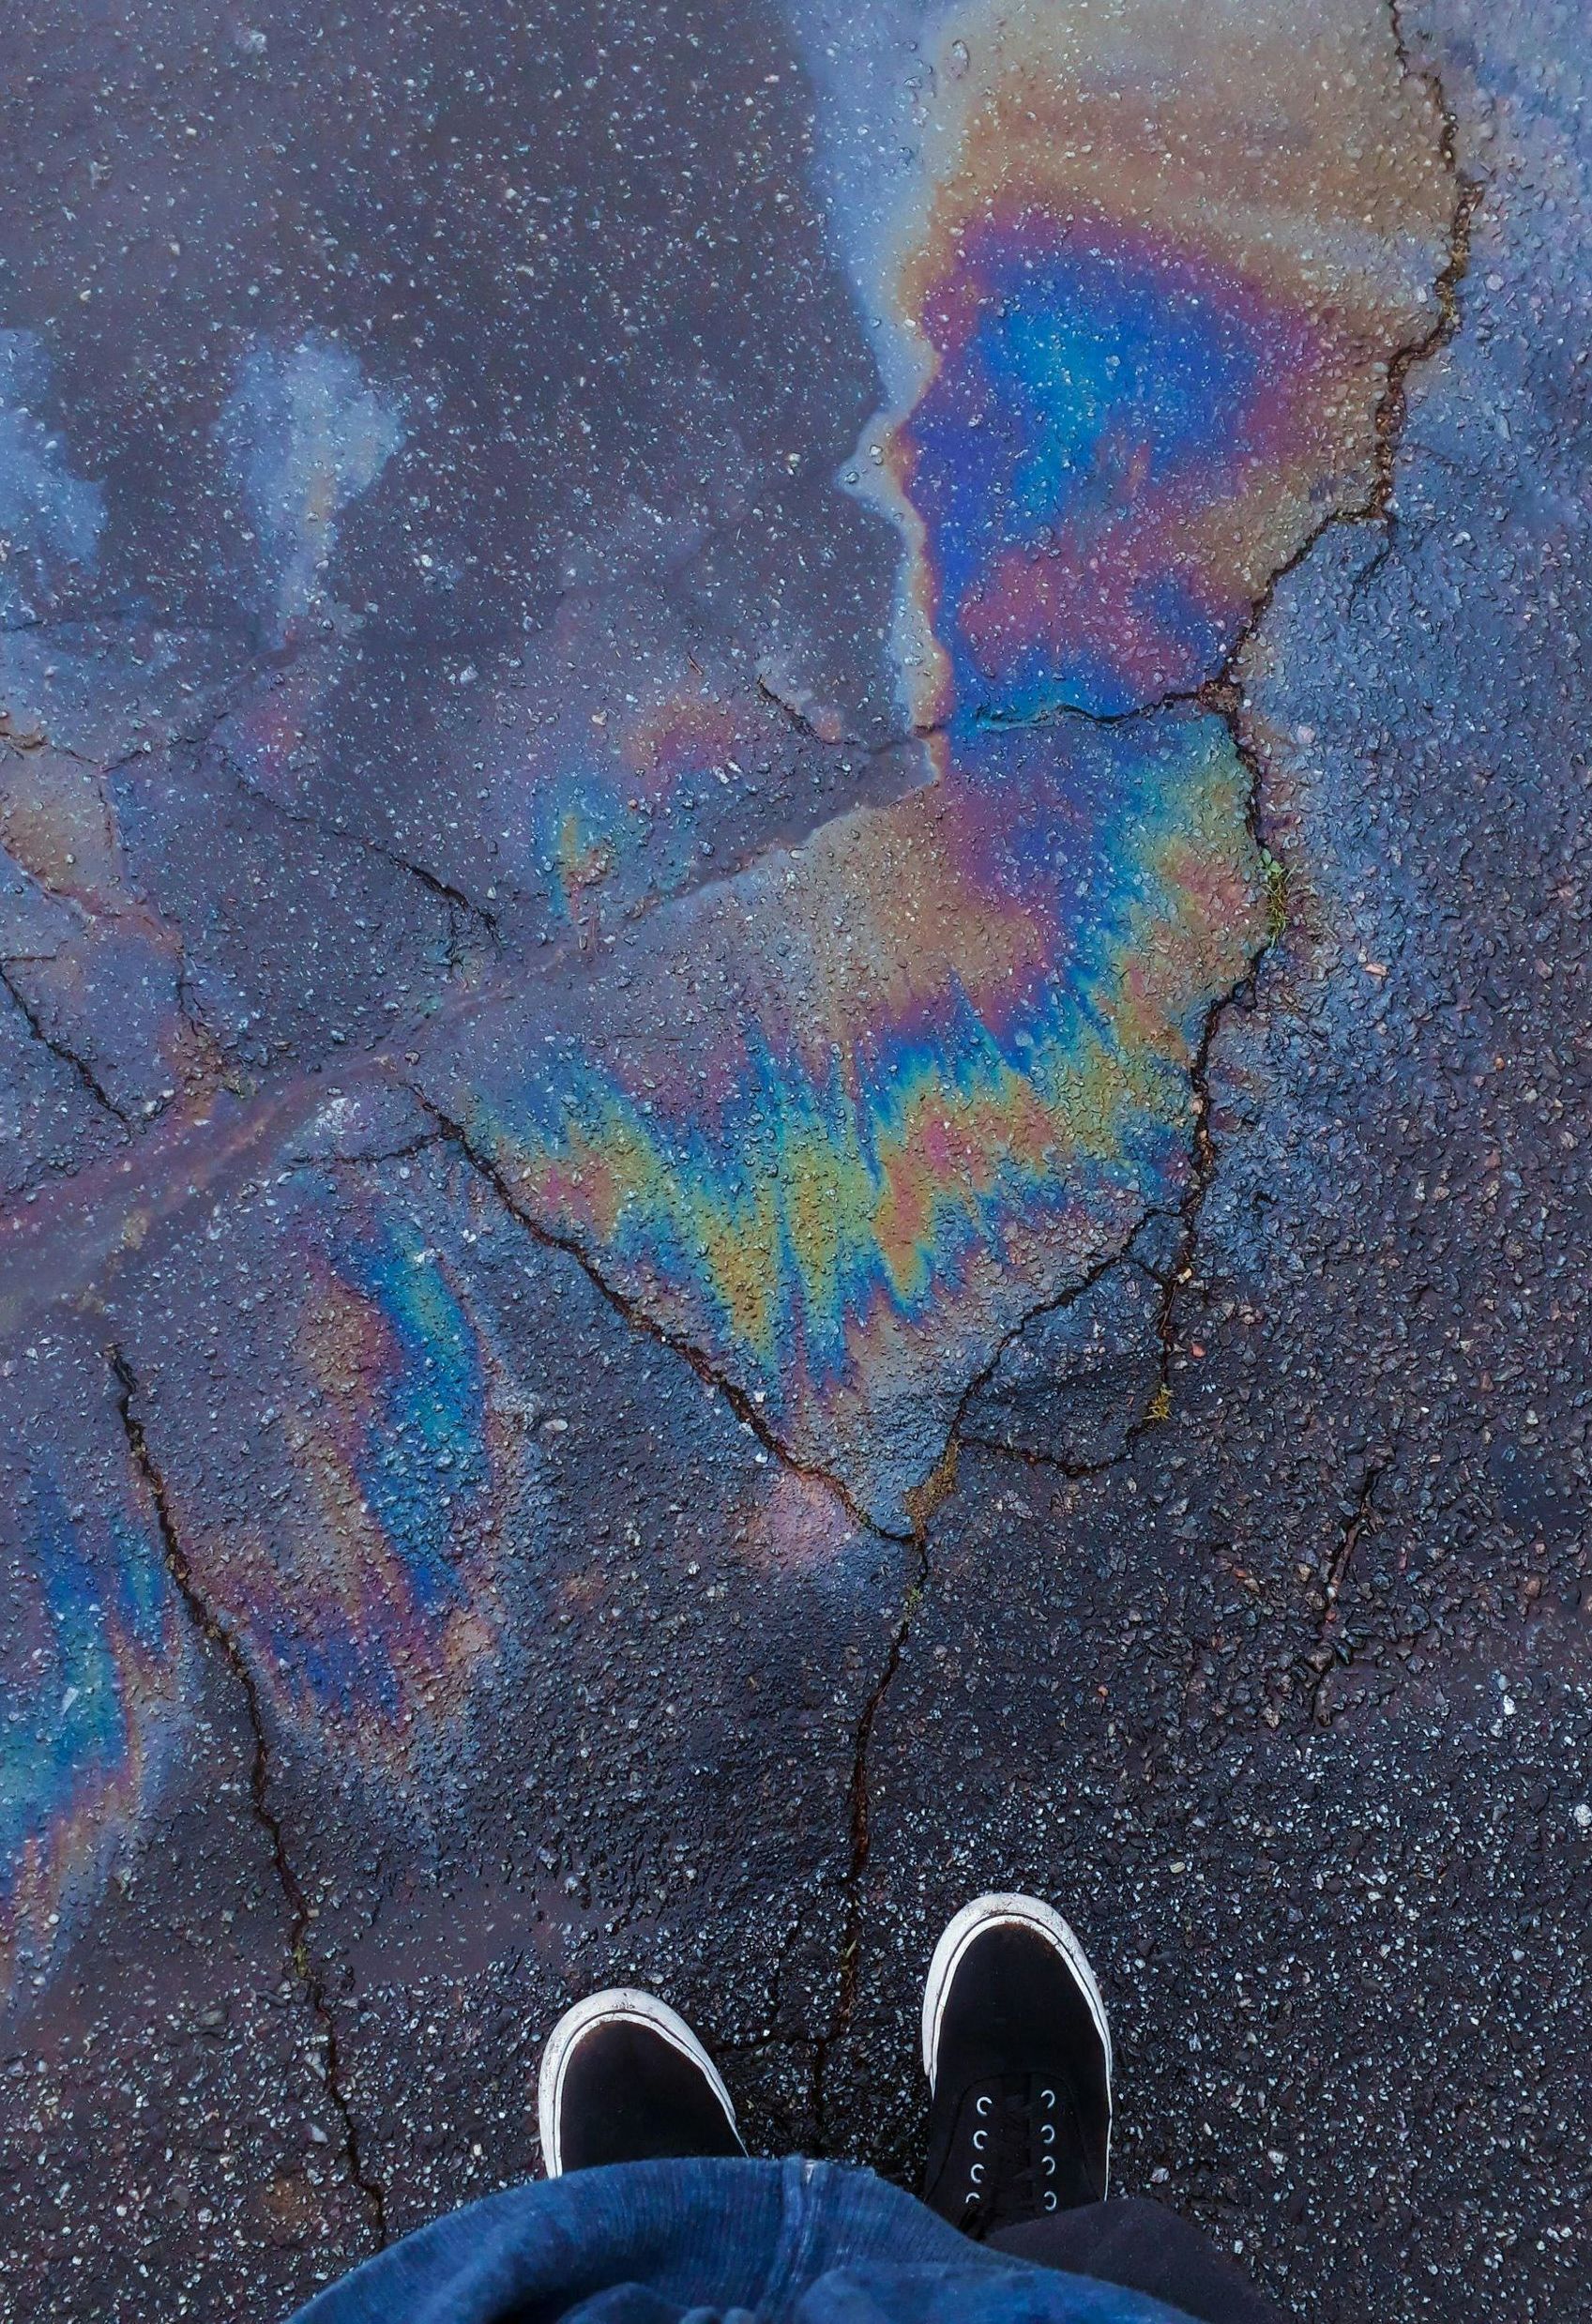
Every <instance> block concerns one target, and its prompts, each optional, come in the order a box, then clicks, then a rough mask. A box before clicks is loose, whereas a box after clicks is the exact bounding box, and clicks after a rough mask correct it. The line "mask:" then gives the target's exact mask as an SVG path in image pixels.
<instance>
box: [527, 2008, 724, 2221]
mask: <svg viewBox="0 0 1592 2324" xmlns="http://www.w3.org/2000/svg"><path fill="white" fill-rule="evenodd" d="M615 2019H617V2020H618V2021H619V2022H620V2023H621V2024H624V2025H631V2026H644V2027H645V2028H647V2030H648V2031H649V2032H651V2033H656V2034H659V2035H660V2036H661V2038H662V2039H663V2040H664V2041H665V2042H667V2043H669V2045H670V2047H671V2048H672V2049H676V2050H678V2051H679V2053H680V2055H681V2056H682V2057H683V2058H690V2062H691V2064H692V2065H693V2066H695V2067H696V2068H697V2070H698V2071H699V2072H700V2073H702V2074H703V2075H705V2078H706V2080H707V2082H708V2083H709V2085H710V2086H711V2088H712V2091H713V2095H714V2096H715V2098H717V2099H718V2101H719V2104H720V2105H721V2106H722V2107H723V2109H724V2118H725V2119H726V2121H727V2122H728V2123H729V2125H730V2128H731V2129H732V2130H733V2131H734V2132H735V2136H736V2137H737V2138H739V2137H740V2126H739V2124H738V2123H737V2122H736V2120H735V2107H734V2105H733V2104H731V2101H730V2093H729V2091H728V2090H727V2089H725V2088H724V2084H723V2081H722V2079H721V2077H720V2073H719V2069H718V2067H717V2066H716V2065H715V2064H714V2062H713V2060H712V2058H709V2056H708V2055H707V2052H706V2051H705V2049H704V2048H703V2046H702V2043H700V2042H699V2041H698V2040H697V2038H696V2036H695V2034H694V2033H692V2031H691V2029H690V2027H689V2026H688V2025H687V2023H686V2021H685V2019H684V2018H683V2017H682V2016H680V2015H679V2013H678V2012H677V2011H675V2010H672V2009H671V2008H670V2007H669V2004H668V2002H667V2001H660V1999H659V1998H658V1996H657V1995H656V1994H655V1993H643V1992H642V1990H641V1989H640V1987H639V1986H635V1985H611V1986H610V1987H609V1988H608V1990H607V1991H606V1992H605V1993H588V1994H587V1996H586V1997H585V1999H584V2001H577V2002H576V2003H575V2005H574V2007H573V2009H568V2010H566V2011H565V2013H564V2014H563V2016H562V2017H561V2018H560V2019H559V2021H558V2023H557V2025H556V2026H554V2027H553V2031H552V2032H551V2033H550V2034H549V2035H548V2037H547V2043H546V2046H545V2047H544V2049H543V2050H542V2054H541V2071H540V2073H538V2076H537V2129H538V2133H539V2134H540V2136H541V2159H542V2164H543V2166H544V2168H545V2169H546V2172H547V2175H548V2177H549V2179H559V2178H562V2176H563V2173H564V2156H563V2152H562V2150H561V2148H560V2145H559V2138H558V2122H559V2110H560V2108H561V2106H562V2104H563V2100H564V2077H565V2075H566V2073H568V2072H569V2060H570V2058H572V2057H573V2056H574V2054H575V2049H576V2045H577V2044H578V2043H579V2042H580V2040H581V2037H582V2036H583V2034H586V2033H589V2032H590V2031H591V2029H592V2028H593V2027H594V2026H599V2025H609V2024H612V2023H613V2022H614V2020H615ZM743 2143H744V2142H743Z"/></svg>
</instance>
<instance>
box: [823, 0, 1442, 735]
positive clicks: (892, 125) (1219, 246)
mask: <svg viewBox="0 0 1592 2324" xmlns="http://www.w3.org/2000/svg"><path fill="white" fill-rule="evenodd" d="M789 13H790V15H791V18H792V22H793V28H794V30H795V31H796V35H797V38H798V40H799V41H800V44H801V47H802V50H803V53H804V55H805V57H806V59H807V62H808V65H809V68H810V70H811V73H812V76H813V80H814V84H815V86H816V87H817V89H818V92H819V108H818V122H819V149H820V153H821V156H822V159H823V170H824V175H825V179H826V189H827V192H828V196H829V202H830V209H831V216H832V219H833V221H834V232H835V235H836V238H837V242H838V245H839V247H840V249H841V251H842V253H843V255H844V258H845V262H846V264H847V266H848V267H849V270H850V272H851V276H852V280H853V282H854V285H855V288H856V292H857V301H858V305H859V309H860V311H861V312H862V315H863V317H864V320H865V321H866V323H867V324H868V327H869V328H870V331H871V335H872V342H873V345H874V349H875V352H876V355H877V357H878V361H879V368H880V373H881V378H882V381H883V385H884V389H885V402H884V405H883V408H882V409H881V411H880V412H879V414H878V415H877V417H876V418H874V420H873V421H872V423H871V424H870V426H869V427H868V428H867V429H866V430H865V431H864V433H863V437H862V442H861V445H860V446H859V448H858V453H857V459H856V461H855V462H854V463H851V464H850V465H849V466H848V469H847V471H846V481H847V482H848V484H849V485H850V487H851V488H852V489H853V490H855V491H857V492H859V493H861V494H864V495H866V496H867V497H870V498H872V499H873V500H874V501H875V502H876V503H877V504H878V505H879V506H880V507H881V508H883V509H886V510H887V513H888V514H889V515H890V516H891V518H892V519H893V521H894V522H895V523H896V524H898V525H899V527H900V529H901V532H902V539H903V543H904V548H905V568H904V571H903V575H902V596H901V603H900V610H899V615H898V626H897V639H896V648H897V656H898V661H899V665H900V669H901V673H902V694H903V703H904V706H905V707H906V708H907V709H908V710H909V711H910V713H911V715H912V716H914V717H915V718H916V719H917V721H918V722H920V723H925V724H927V723H931V722H939V721H944V720H946V719H948V718H954V717H956V716H958V715H971V714H974V713H977V712H978V711H979V710H981V709H987V710H988V711H990V712H991V713H993V715H995V716H997V717H1024V716H1031V715H1032V714H1033V713H1034V712H1035V711H1036V710H1041V709H1045V708H1050V707H1054V706H1072V707H1076V708H1080V709H1084V710H1087V711H1090V712H1093V713H1095V714H1096V715H1111V714H1115V713H1120V712H1121V711H1124V710H1127V709H1130V708H1134V707H1139V706H1144V705H1145V704H1146V703H1148V702H1152V701H1157V700H1160V699H1163V698H1164V697H1165V696H1166V695H1167V694H1168V693H1170V692H1173V691H1190V690H1192V689H1193V688H1195V687H1197V686H1198V685H1200V684H1201V683H1202V682H1203V681H1204V680H1205V679H1207V678H1209V677H1211V676H1215V674H1216V672H1217V670H1218V669H1219V668H1220V666H1221V661H1222V658H1223V656H1224V655H1225V653H1226V652H1227V650H1228V649H1229V648H1230V646H1231V645H1232V643H1233V641H1234V639H1235V637H1236V634H1237V632H1238V630H1239V629H1240V628H1241V626H1242V623H1243V621H1244V620H1245V618H1246V617H1247V615H1248V613H1249V609H1250V607H1251V603H1252V602H1253V600H1255V598H1256V597H1257V596H1258V595H1259V594H1260V593H1261V591H1262V590H1263V589H1264V587H1265V585H1266V581H1267V579H1268V577H1269V576H1270V575H1271V574H1272V573H1273V572H1275V571H1276V570H1278V569H1279V568H1280V567H1281V565H1283V564H1285V563H1286V562H1287V560H1288V558H1289V557H1290V556H1291V555H1293V554H1295V553H1296V551H1297V549H1298V548H1299V547H1300V545H1301V544H1302V543H1303V541H1304V540H1306V539H1308V538H1309V536H1310V534H1311V533H1312V531H1313V530H1314V529H1315V528H1316V527H1317V526H1318V525H1319V524H1321V522H1322V521H1323V520H1324V519H1325V518H1327V517H1328V516H1330V515H1332V514H1334V513H1341V512H1342V511H1343V510H1344V509H1348V508H1351V507H1353V506H1355V505H1357V504H1358V503H1360V502H1362V501H1363V500H1364V499H1365V498H1366V497H1367V495H1368V493H1369V491H1370V488H1371V483H1372V476H1373V473H1374V460H1375V418H1376V412H1377V407H1378V404H1379V403H1380V402H1381V399H1382V397H1383V395H1384V393H1385V391H1386V387H1387V366H1388V362H1389V359H1390V357H1392V355H1393V353H1394V351H1395V350H1396V349H1397V348H1399V347H1400V346H1402V345H1405V344H1410V343H1413V342H1417V341H1418V340H1419V339H1420V338H1421V337H1422V336H1423V334H1424V333H1425V332H1426V331H1428V330H1429V329H1430V328H1431V327H1432V326H1433V324H1434V323H1435V322H1436V320H1437V314H1438V306H1437V297H1436V290H1435V284H1436V279H1437V276H1438V274H1439V272H1440V270H1441V268H1442V266H1443V264H1444V257H1445V253H1446V246H1447V236H1448V224H1449V220H1450V215H1451V211H1452V206H1453V182H1452V175H1451V171H1450V168H1449V166H1448V161H1447V159H1446V157H1445V155H1444V152H1443V148H1442V136H1441V127H1442V125H1441V122H1440V119H1439V117H1438V114H1437V110H1436V106H1435V102H1434V100H1433V96H1432V93H1431V91H1430V90H1429V89H1428V87H1427V86H1426V84H1424V83H1423V82H1421V81H1419V80H1418V79H1417V78H1416V77H1414V76H1413V75H1410V74H1408V73H1406V71H1405V70H1404V68H1403V67H1402V63H1401V62H1400V59H1399V57H1398V55H1397V53H1395V49H1394V45H1393V41H1392V38H1391V37H1390V35H1389V32H1388V28H1387V19H1386V14H1385V11H1384V10H1383V9H1381V8H1378V7H1376V6H1374V5H1372V0H1304V5H1303V6H1302V7H1296V6H1293V5H1284V0H1258V5H1257V0H1190V5H1189V6H1187V7H1183V8H1169V7H1167V6H1165V5H1164V0H1094V4H1093V5H1091V6H1088V7H1086V8H1056V7H1054V6H1051V5H1048V0H1016V5H1004V4H1003V5H1001V6H999V7H996V6H995V5H993V0H981V4H980V0H975V4H974V5H971V6H966V5H964V6H953V7H951V8H921V9H918V8H908V7H902V6H898V7H894V8H889V7H887V8H879V9H857V10H850V11H847V10H841V9H834V8H826V7H825V6H822V5H818V4H817V0H789Z"/></svg>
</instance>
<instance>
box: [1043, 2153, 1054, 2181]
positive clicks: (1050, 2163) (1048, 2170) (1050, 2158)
mask: <svg viewBox="0 0 1592 2324" xmlns="http://www.w3.org/2000/svg"><path fill="white" fill-rule="evenodd" d="M1041 2160H1042V2161H1043V2163H1044V2166H1045V2177H1046V2178H1047V2179H1054V2177H1055V2157H1054V2154H1047V2155H1045V2156H1043V2157H1042V2158H1041Z"/></svg>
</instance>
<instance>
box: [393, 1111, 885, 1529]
mask: <svg viewBox="0 0 1592 2324" xmlns="http://www.w3.org/2000/svg"><path fill="white" fill-rule="evenodd" d="M405 1086H407V1088H408V1089H409V1092H410V1095H411V1096H412V1097H413V1098H414V1099H415V1101H416V1103H417V1105H419V1106H420V1107H421V1108H422V1110H423V1111H424V1112H425V1113H426V1114H427V1115H429V1116H430V1117H431V1119H432V1121H434V1122H435V1124H436V1126H437V1135H438V1136H439V1137H440V1138H441V1139H443V1140H444V1141H445V1142H446V1143H447V1145H448V1146H450V1147H453V1148H454V1149H455V1150H456V1151H457V1152H458V1153H459V1154H460V1155H461V1156H462V1158H463V1160H464V1161H465V1162H467V1163H468V1164H469V1166H470V1168H471V1169H472V1170H474V1171H475V1172H476V1173H477V1174H478V1176H479V1177H482V1178H484V1179H485V1180H486V1182H487V1184H488V1185H489V1186H490V1187H491V1188H492V1189H493V1192H494V1193H495V1194H496V1195H497V1198H498V1200H499V1201H500V1202H501V1203H502V1204H503V1206H504V1208H505V1209H506V1210H508V1213H509V1215H510V1216H511V1217H512V1218H514V1219H516V1220H518V1222H519V1223H520V1225H521V1226H522V1227H523V1229H524V1231H525V1233H526V1234H527V1235H529V1237H530V1238H531V1239H532V1241H533V1242H537V1243H539V1244H540V1245H541V1246H542V1248H543V1249H544V1250H547V1251H561V1252H563V1253H565V1255H566V1256H567V1257H569V1258H571V1259H573V1260H574V1261H575V1263H576V1265H577V1266H578V1267H579V1268H581V1270H582V1272H583V1274H584V1275H585V1276H586V1278H587V1279H588V1281H589V1282H590V1283H591V1284H592V1285H593V1287H594V1288H595V1289H596V1290H597V1291H599V1293H600V1294H601V1296H602V1298H603V1299H606V1300H607V1302H608V1304H609V1306H610V1307H611V1308H613V1309H614V1313H615V1314H619V1315H622V1316H623V1317H624V1319H625V1321H626V1322H627V1323H628V1324H629V1327H630V1329H632V1330H633V1331H637V1332H640V1333H641V1334H642V1335H643V1336H644V1338H646V1339H650V1340H655V1341H657V1343H658V1344H659V1345H660V1346H661V1347H667V1348H670V1349H672V1350H673V1351H674V1353H675V1355H676V1356H678V1357H680V1358H681V1359H683V1360H684V1361H685V1362H686V1363H688V1364H689V1365H690V1368H691V1370H692V1371H693V1372H694V1373H695V1374H696V1375H697V1377H698V1379H699V1380H701V1381H703V1382H704V1383H705V1386H706V1387H708V1388H710V1389H712V1390H713V1391H714V1392H715V1394H717V1395H720V1396H722V1397H723V1399H724V1401H725V1403H726V1404H727V1405H729V1407H730V1409H731V1411H732V1412H733V1413H734V1414H735V1418H736V1419H737V1420H739V1421H740V1422H741V1423H742V1425H743V1426H744V1427H746V1428H748V1429H750V1430H751V1434H752V1435H754V1436H755V1437H756V1438H757V1440H758V1442H759V1444H761V1445H762V1446H763V1448H764V1450H765V1451H767V1452H770V1453H772V1454H773V1455H774V1457H775V1459H776V1460H778V1461H780V1462H781V1464H782V1465H783V1466H785V1467H786V1468H789V1469H792V1470H794V1472H795V1473H796V1475H797V1476H798V1477H808V1478H811V1480H812V1481H814V1482H815V1483H818V1484H822V1485H824V1486H826V1488H827V1489H828V1491H829V1492H831V1493H833V1494H834V1496H835V1497H836V1499H837V1500H838V1501H839V1502H840V1503H841V1507H842V1508H843V1509H844V1511H845V1512H846V1515H847V1516H848V1517H849V1518H850V1519H851V1521H852V1523H853V1524H854V1525H856V1526H858V1527H861V1529H862V1530H863V1531H864V1532H867V1533H871V1534H873V1535H874V1536H875V1537H876V1538H877V1539H878V1540H880V1541H886V1542H904V1541H908V1540H910V1539H912V1538H913V1537H912V1536H911V1535H909V1534H904V1533H892V1532H891V1531H890V1530H889V1529H888V1527H885V1526H882V1525H880V1524H879V1523H878V1522H877V1520H876V1519H874V1518H872V1517H870V1516H869V1515H868V1514H867V1512H866V1511H864V1510H862V1509H861V1508H859V1507H858V1505H857V1501H856V1500H855V1499H854V1498H853V1496H852V1494H851V1491H850V1488H849V1487H848V1486H847V1485H846V1484H845V1483H844V1482H843V1481H841V1479H840V1478H839V1477H836V1476H833V1475H831V1474H830V1472H829V1471H828V1470H827V1469H825V1468H820V1467H819V1466H817V1464H816V1463H815V1462H811V1461H803V1460H800V1459H798V1457H797V1456H796V1453H794V1452H793V1451H791V1449H790V1447H789V1446H788V1445H786V1444H785V1443H784V1442H783V1441H782V1440H781V1437H779V1436H778V1435H776V1434H775V1432H774V1430H773V1429H772V1428H771V1427H770V1426H769V1424H768V1421H767V1420H766V1418H765V1417H764V1415H763V1414H762V1413H761V1412H760V1411H759V1410H758V1408H757V1405H755V1403H754V1402H753V1401H752V1399H751V1396H749V1395H748V1394H747V1392H746V1390H745V1389H743V1388H739V1387H737V1386H736V1384H735V1381H734V1380H732V1379H728V1378H726V1376H725V1375H724V1374H722V1373H721V1372H720V1371H719V1370H718V1369H717V1367H716V1366H715V1365H714V1364H713V1363H712V1362H711V1361H710V1360H709V1359H708V1357H707V1356H706V1355H705V1353H704V1352H703V1350H702V1349H701V1348H699V1347H697V1346H695V1345H694V1344H692V1342H690V1340H684V1339H681V1338H679V1337H678V1336H677V1335H676V1334H675V1332H673V1331H670V1330H668V1329H666V1328H665V1327H664V1326H663V1325H662V1324H660V1323H659V1322H658V1321H657V1320H656V1318H655V1317H653V1316H652V1315H649V1314H647V1312H646V1309H645V1308H644V1306H643V1304H642V1302H641V1301H640V1300H639V1299H630V1298H629V1297H628V1296H627V1294H626V1293H624V1292H623V1291H620V1290H619V1289H618V1288H617V1287H616V1286H615V1285H614V1284H611V1283H610V1282H609V1281H608V1279H607V1277H606V1276H605V1275H603V1274H602V1273H601V1272H600V1271H599V1268H598V1267H597V1266H596V1265H595V1263H594V1262H593V1261H592V1259H591V1258H590V1257H588V1255H587V1253H585V1252H584V1250H583V1249H582V1247H581V1245H580V1244H579V1243H578V1242H576V1241H575V1240H574V1239H573V1238H572V1237H570V1236H567V1235H555V1234H553V1232H552V1231H551V1229H550V1228H548V1227H545V1226H543V1225H542V1223H541V1222H540V1221H539V1220H538V1219H534V1218H532V1217H531V1216H530V1214H529V1213H528V1212H527V1211H526V1210H524V1209H523V1208H522V1207H521V1205H520V1204H519V1203H518V1202H516V1200H515V1198H514V1189H513V1187H512V1186H511V1185H510V1184H509V1182H508V1178H507V1177H505V1176H504V1174H503V1172H502V1171H501V1170H500V1169H499V1168H498V1167H497V1165H496V1163H495V1162H493V1161H492V1160H491V1158H490V1157H489V1156H487V1155H485V1154H482V1153H480V1152H478V1149H477V1148H476V1147H474V1146H473V1145H472V1144H471V1141H470V1136H469V1132H467V1131H466V1130H465V1129H464V1128H463V1126H462V1123H459V1122H456V1121H452V1120H450V1119H449V1117H448V1116H447V1115H446V1114H444V1113H443V1112H442V1111H441V1109H440V1108H439V1107H438V1106H437V1105H436V1103H435V1102H434V1101H433V1100H432V1099H431V1098H430V1097H428V1096H427V1095H426V1093H425V1091H424V1090H423V1089H421V1088H419V1087H418V1086H417V1085H416V1084H414V1083H413V1082H411V1083H408V1084H406V1085H405Z"/></svg>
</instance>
